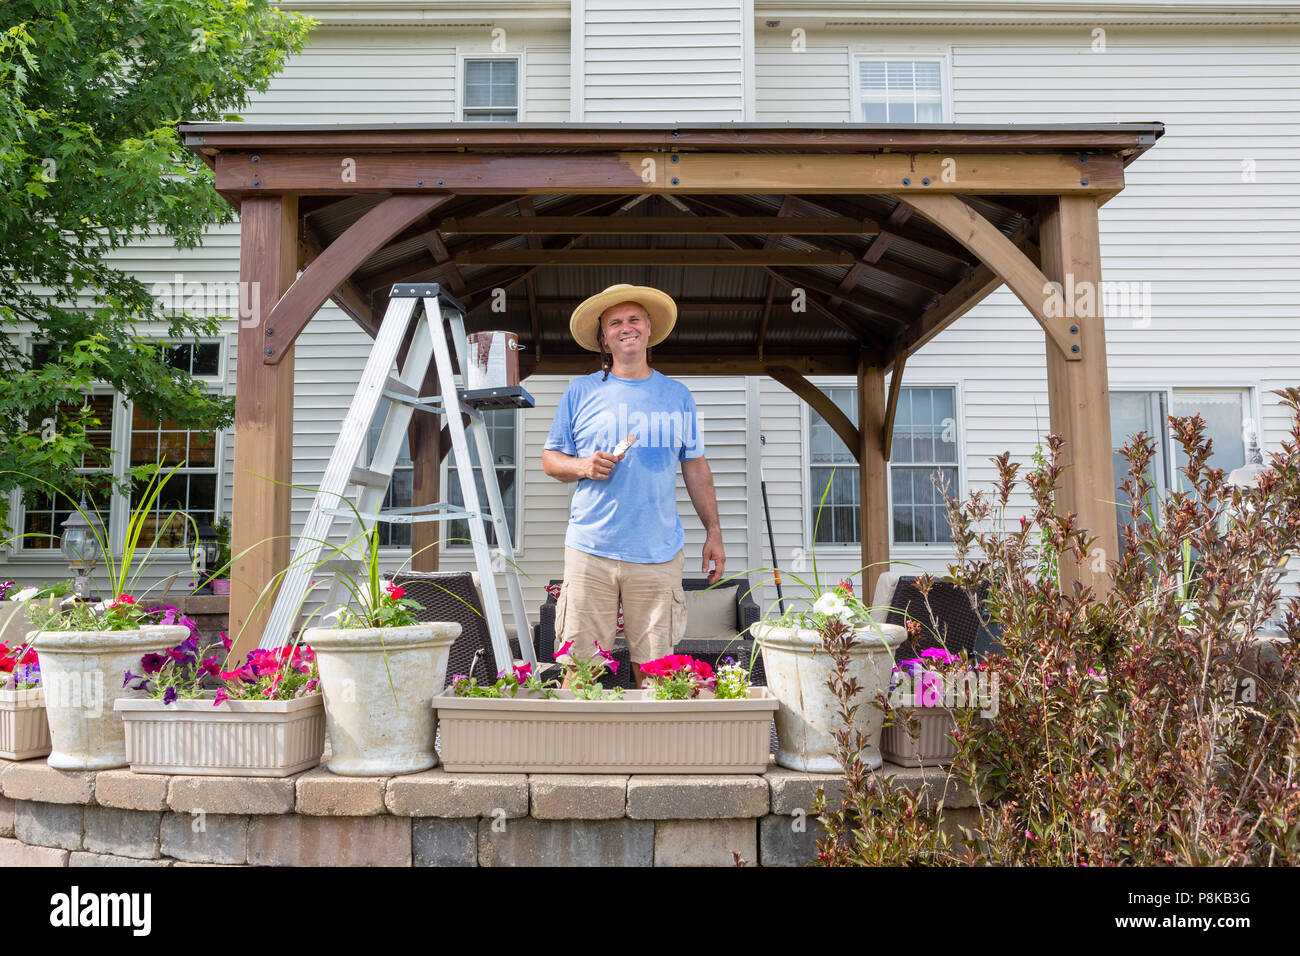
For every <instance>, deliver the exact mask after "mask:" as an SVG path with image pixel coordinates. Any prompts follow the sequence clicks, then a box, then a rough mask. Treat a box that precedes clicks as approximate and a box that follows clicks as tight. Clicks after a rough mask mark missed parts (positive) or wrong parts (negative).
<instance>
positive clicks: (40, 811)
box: [0, 760, 975, 866]
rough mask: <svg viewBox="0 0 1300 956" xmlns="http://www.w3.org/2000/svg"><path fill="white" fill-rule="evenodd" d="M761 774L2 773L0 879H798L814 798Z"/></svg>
mask: <svg viewBox="0 0 1300 956" xmlns="http://www.w3.org/2000/svg"><path fill="white" fill-rule="evenodd" d="M883 772H884V773H886V774H896V775H897V779H896V780H895V785H896V786H906V787H908V788H912V787H925V788H926V790H927V793H928V796H929V798H930V799H936V798H942V799H943V801H944V805H945V807H946V808H948V810H949V812H948V813H947V820H948V825H950V826H957V825H967V826H969V825H970V823H971V822H972V820H973V816H974V813H975V811H974V809H973V805H974V799H973V795H972V794H971V793H970V792H969V791H968V790H967V789H966V788H964V787H959V786H958V785H957V784H956V782H955V781H950V780H948V779H947V777H946V774H945V773H944V772H943V771H939V770H912V769H905V768H901V767H893V766H891V765H888V764H887V765H886V766H885V768H884V771H883ZM821 786H826V787H827V788H828V796H833V795H834V794H836V793H838V786H839V780H838V778H836V777H828V776H823V775H820V774H806V773H796V772H794V771H790V770H785V769H783V768H780V767H777V766H776V765H775V764H773V765H770V766H769V769H768V772H767V773H765V774H761V775H728V776H659V775H653V774H633V775H631V776H628V775H584V774H494V773H493V774H451V773H447V772H446V771H444V770H441V769H434V770H430V771H426V772H424V773H418V774H410V775H407V776H400V777H387V778H374V777H339V776H335V775H334V774H332V773H330V772H329V771H328V770H325V769H324V768H322V767H318V768H316V769H314V770H309V771H306V772H304V773H301V774H298V775H297V776H294V777H287V778H283V779H259V778H253V777H194V776H188V777H187V776H163V775H154V774H136V773H132V772H130V771H129V770H105V771H100V772H99V773H88V772H86V773H83V772H70V771H61V770H55V769H53V768H52V767H50V766H48V765H47V764H46V763H45V762H44V761H43V760H29V761H24V762H21V763H13V762H9V761H0V791H3V796H2V797H0V866H211V865H227V866H230V865H233V866H242V865H253V866H267V865H269V866H276V865H281V866H373V865H379V866H541V865H552V866H583V865H604V866H681V865H705V866H731V865H733V863H734V860H733V856H732V853H733V851H734V852H737V853H739V854H740V856H741V858H742V859H743V860H745V861H746V862H747V863H749V864H751V865H753V864H760V865H763V866H798V865H804V864H807V863H809V862H811V861H812V860H813V858H814V857H815V855H816V852H815V849H814V843H815V841H816V839H817V837H818V832H819V831H818V826H817V823H816V820H815V819H812V818H810V817H809V816H808V814H809V808H810V807H811V806H812V801H813V797H814V795H815V793H816V792H817V788H818V787H821Z"/></svg>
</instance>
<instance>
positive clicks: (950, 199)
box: [898, 195, 1082, 361]
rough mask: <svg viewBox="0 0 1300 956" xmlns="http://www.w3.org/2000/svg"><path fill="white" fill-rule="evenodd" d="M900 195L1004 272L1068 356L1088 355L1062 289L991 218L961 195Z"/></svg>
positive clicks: (1074, 359)
mask: <svg viewBox="0 0 1300 956" xmlns="http://www.w3.org/2000/svg"><path fill="white" fill-rule="evenodd" d="M898 199H899V202H906V203H907V204H908V205H910V206H914V207H915V208H916V209H917V210H918V211H919V212H920V213H921V214H922V215H923V216H925V217H926V218H927V219H929V220H930V221H931V222H932V223H934V224H935V225H936V226H939V227H940V228H941V229H943V230H944V231H945V232H947V233H948V234H949V235H950V236H952V237H953V238H954V239H956V240H957V241H958V242H960V243H961V244H962V245H964V246H965V247H966V248H968V249H970V251H971V252H973V253H975V254H976V255H977V256H979V257H980V259H981V260H982V261H983V262H984V264H985V265H987V266H988V267H989V268H991V269H992V270H993V271H994V272H996V273H997V274H998V275H999V276H1001V277H1002V281H1003V282H1005V283H1006V284H1007V288H1009V289H1010V290H1011V291H1012V292H1013V293H1014V294H1015V296H1016V298H1017V299H1019V300H1020V302H1021V303H1022V304H1023V305H1024V307H1025V308H1026V309H1028V310H1029V314H1030V315H1032V316H1033V317H1034V318H1035V319H1036V320H1037V321H1038V324H1039V325H1041V326H1042V327H1043V331H1044V332H1046V333H1047V337H1048V339H1049V340H1050V341H1051V342H1052V343H1053V344H1055V346H1056V347H1057V348H1058V349H1059V350H1060V351H1061V352H1062V354H1063V355H1064V356H1065V357H1066V359H1067V360H1069V361H1078V360H1079V359H1080V358H1082V354H1081V352H1082V349H1081V345H1080V339H1079V336H1078V334H1076V333H1071V331H1070V330H1071V328H1075V329H1077V327H1078V326H1077V324H1076V323H1073V322H1071V321H1069V320H1068V319H1066V318H1063V317H1062V313H1063V312H1064V309H1063V306H1062V301H1061V296H1060V294H1059V293H1056V292H1053V290H1052V288H1051V286H1050V284H1049V282H1048V280H1047V277H1046V276H1045V275H1044V274H1043V273H1042V271H1041V270H1040V269H1039V268H1038V267H1037V266H1036V265H1034V264H1033V263H1032V262H1030V261H1029V258H1028V256H1026V255H1025V254H1024V253H1023V252H1022V251H1021V250H1020V249H1018V248H1017V247H1016V244H1015V243H1014V242H1012V241H1011V240H1010V239H1008V238H1007V237H1006V236H1004V235H1003V234H1002V233H1000V232H998V230H997V229H996V228H994V226H993V224H992V223H991V222H989V221H988V220H987V219H985V218H984V217H983V216H981V215H980V214H979V213H978V212H976V211H975V210H974V209H972V208H971V207H970V206H968V205H966V204H965V203H964V202H962V201H961V199H959V198H958V197H957V196H938V195H935V196H911V195H907V196H900V197H898Z"/></svg>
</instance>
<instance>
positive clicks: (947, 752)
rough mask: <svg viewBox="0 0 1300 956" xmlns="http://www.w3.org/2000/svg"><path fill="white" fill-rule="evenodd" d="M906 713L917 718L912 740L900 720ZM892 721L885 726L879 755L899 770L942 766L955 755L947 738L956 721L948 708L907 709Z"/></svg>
mask: <svg viewBox="0 0 1300 956" xmlns="http://www.w3.org/2000/svg"><path fill="white" fill-rule="evenodd" d="M906 714H915V715H916V720H917V736H915V737H913V736H912V735H911V734H910V733H909V732H908V729H907V724H906V723H905V722H904V720H903V717H904V715H906ZM895 719H896V721H897V722H896V723H893V724H891V725H890V726H888V727H886V728H885V729H884V732H883V733H882V734H881V738H880V753H881V755H882V756H883V757H884V758H885V759H886V760H888V761H889V762H890V763H893V764H898V766H900V767H944V766H947V765H948V764H949V763H951V762H952V758H953V757H955V756H956V755H957V745H956V744H954V743H953V742H952V738H951V737H949V736H948V735H949V734H951V733H952V731H953V730H955V729H956V727H957V722H956V720H955V719H954V718H953V714H952V711H951V710H949V709H948V708H947V707H907V708H903V709H902V710H901V712H900V713H899V715H898V717H897V718H895Z"/></svg>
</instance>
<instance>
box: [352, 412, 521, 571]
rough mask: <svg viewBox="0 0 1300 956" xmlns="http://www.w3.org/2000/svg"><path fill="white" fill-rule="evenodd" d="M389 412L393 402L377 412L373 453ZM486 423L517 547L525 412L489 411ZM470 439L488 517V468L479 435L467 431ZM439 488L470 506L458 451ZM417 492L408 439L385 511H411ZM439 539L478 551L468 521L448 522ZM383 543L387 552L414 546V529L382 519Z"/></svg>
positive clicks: (490, 535) (447, 461)
mask: <svg viewBox="0 0 1300 956" xmlns="http://www.w3.org/2000/svg"><path fill="white" fill-rule="evenodd" d="M387 414H388V402H387V401H383V402H381V403H380V406H379V410H378V411H377V412H376V413H375V418H374V420H373V421H372V422H371V425H370V448H369V455H370V456H371V457H373V456H374V451H375V448H377V447H378V445H379V436H380V433H381V432H382V431H383V426H384V418H385V417H386V416H387ZM483 423H484V425H485V426H486V427H487V432H488V444H489V445H490V446H491V449H492V458H493V460H494V461H495V462H496V472H497V481H498V482H499V483H500V487H501V502H502V504H503V505H504V506H505V512H506V520H508V521H509V522H510V536H511V540H512V541H513V542H515V543H516V547H517V545H518V541H519V519H518V496H517V494H516V491H515V484H516V482H515V476H516V473H517V464H516V462H517V460H518V445H519V428H518V423H519V413H518V412H516V411H513V410H511V409H491V410H488V411H486V412H484V415H483ZM465 438H466V440H467V443H468V445H469V456H470V459H471V460H472V461H473V462H474V478H475V482H476V484H477V486H478V498H479V504H480V506H481V507H482V508H483V510H484V513H485V514H486V511H487V507H488V503H487V489H486V488H485V486H484V484H483V470H482V469H481V468H479V466H478V452H477V450H476V446H475V444H474V436H473V434H472V433H471V432H470V431H469V430H468V429H467V430H466V432H465ZM439 487H440V488H441V489H442V500H444V501H447V502H450V503H451V504H454V505H460V506H462V507H463V506H464V499H463V498H462V496H461V493H460V483H459V482H458V481H457V480H456V477H455V468H454V465H453V452H451V451H448V452H447V457H446V458H444V459H443V465H442V475H441V478H440V485H439ZM413 489H414V469H413V467H412V464H411V451H410V446H409V445H408V444H407V441H406V439H405V438H404V439H402V449H401V451H400V452H399V453H398V456H397V465H396V467H395V468H394V471H393V481H392V483H391V484H390V485H389V487H388V494H387V495H385V497H384V503H383V506H382V507H383V508H384V509H385V510H386V509H389V508H410V507H412V501H413ZM485 527H486V529H487V540H488V545H489V546H494V545H495V544H496V531H495V530H494V529H493V527H492V524H491V522H487V523H486V524H485ZM438 537H439V539H440V540H441V541H443V542H445V547H446V549H447V550H451V551H455V550H458V549H468V548H470V547H472V545H471V544H470V539H469V525H468V524H467V523H466V522H465V521H447V522H443V527H442V529H441V531H440V533H439V535H438ZM379 543H380V545H381V546H383V547H387V548H409V547H410V546H411V526H410V525H409V524H390V523H389V522H385V521H381V522H380V523H379Z"/></svg>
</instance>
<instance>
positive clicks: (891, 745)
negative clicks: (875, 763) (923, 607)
mask: <svg viewBox="0 0 1300 956" xmlns="http://www.w3.org/2000/svg"><path fill="white" fill-rule="evenodd" d="M906 627H907V630H908V633H909V634H912V635H913V636H916V635H917V634H919V632H920V624H919V622H917V621H908V622H907V624H906ZM968 673H970V674H974V671H970V670H969V669H968V668H967V666H966V663H965V662H964V661H963V660H962V658H961V657H959V656H958V655H956V654H951V653H949V652H948V651H946V650H944V649H943V648H941V647H931V648H927V649H926V650H923V651H921V653H920V656H919V657H913V658H909V659H907V660H903V661H899V662H898V664H897V665H896V666H895V667H894V671H893V675H892V679H891V684H890V688H889V709H890V713H889V714H888V715H887V717H886V719H885V724H884V732H883V734H882V735H881V739H880V750H881V753H882V754H883V756H884V758H885V759H886V760H888V761H889V762H890V763H895V764H898V765H899V766H903V767H945V766H947V765H948V764H949V763H951V762H952V759H953V757H954V756H956V753H957V745H956V743H955V742H954V740H953V737H952V733H953V731H954V730H955V729H956V728H957V723H956V719H955V716H954V709H955V708H956V707H957V706H960V705H961V704H964V703H965V697H966V685H967V682H966V681H965V680H964V679H963V678H964V676H965V675H966V674H968ZM959 698H960V699H959Z"/></svg>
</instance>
